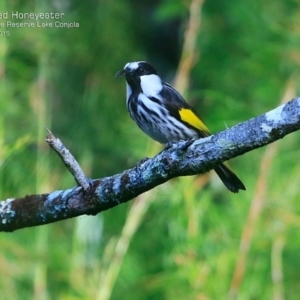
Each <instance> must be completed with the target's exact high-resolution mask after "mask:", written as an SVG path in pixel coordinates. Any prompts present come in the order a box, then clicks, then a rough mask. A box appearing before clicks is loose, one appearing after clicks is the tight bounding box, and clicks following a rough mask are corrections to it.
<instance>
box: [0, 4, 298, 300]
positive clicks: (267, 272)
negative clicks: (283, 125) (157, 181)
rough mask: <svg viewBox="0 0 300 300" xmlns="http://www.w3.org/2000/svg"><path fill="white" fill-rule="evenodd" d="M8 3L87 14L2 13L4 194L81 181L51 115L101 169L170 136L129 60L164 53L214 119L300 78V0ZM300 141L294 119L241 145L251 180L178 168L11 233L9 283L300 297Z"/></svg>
mask: <svg viewBox="0 0 300 300" xmlns="http://www.w3.org/2000/svg"><path fill="white" fill-rule="evenodd" d="M6 11H7V12H8V14H10V13H11V12H12V11H14V12H15V11H19V12H64V13H65V16H64V18H63V19H62V20H60V21H61V22H77V23H79V28H71V29H67V28H56V27H53V28H46V29H43V28H37V27H35V28H0V29H1V30H0V31H1V36H0V77H1V80H0V94H1V100H0V199H6V198H8V197H21V196H24V195H27V194H35V193H45V192H51V191H54V190H57V189H66V188H70V187H73V186H74V185H75V182H74V180H73V178H72V176H71V175H70V174H69V173H68V171H67V170H66V168H65V167H64V166H63V164H62V163H61V161H60V159H59V158H58V157H57V155H56V154H55V153H54V152H53V151H51V150H49V147H48V145H47V144H46V143H45V140H44V139H45V136H46V132H45V128H44V126H47V127H49V128H50V129H51V130H52V131H53V133H54V134H55V135H56V136H57V137H59V138H60V139H61V140H62V141H63V143H64V144H65V145H66V147H68V148H69V149H70V151H71V152H72V153H73V154H74V156H75V157H76V158H77V159H78V161H79V162H80V164H81V166H82V167H83V169H84V171H85V172H86V174H87V175H88V176H90V177H92V178H100V177H104V176H109V175H113V174H116V173H119V172H122V171H123V170H124V169H127V168H130V167H133V166H134V165H135V164H136V163H137V162H138V161H139V160H140V159H142V158H143V157H145V156H153V155H154V154H155V153H157V152H158V151H160V149H161V147H160V146H158V145H157V144H156V143H154V142H153V141H151V140H150V139H149V138H148V137H147V136H145V135H144V134H143V133H142V132H141V131H140V130H139V129H138V128H137V126H136V125H135V124H134V122H133V121H132V120H131V119H130V117H129V115H128V112H127V110H126V106H125V82H124V80H122V79H116V78H115V77H114V75H115V73H116V72H117V71H119V70H120V69H122V68H123V66H124V65H125V63H127V62H128V61H133V60H147V61H149V62H151V63H152V64H153V65H154V66H156V67H157V69H158V71H159V72H160V74H161V75H162V76H163V78H165V79H166V80H167V81H169V82H171V83H174V84H176V87H177V88H178V89H180V91H181V92H182V93H184V95H185V97H186V98H187V100H188V102H189V103H190V104H192V105H193V106H194V107H195V108H196V110H197V111H198V112H199V113H200V114H201V115H202V117H203V119H204V120H205V122H206V123H207V125H208V127H209V128H210V129H211V131H212V132H217V131H220V130H224V129H225V128H226V127H230V126H233V125H235V124H237V123H238V122H242V121H244V120H247V119H249V118H251V117H254V116H256V115H259V114H261V113H264V112H266V111H268V110H270V109H272V108H274V107H276V106H278V105H279V103H281V102H283V101H286V100H290V99H291V98H293V97H294V96H295V95H297V93H298V94H299V87H300V86H299V84H298V81H299V74H300V1H298V0H276V1H270V0H267V1H258V0H254V1H238V0H231V1H219V2H216V1H206V2H204V3H202V1H201V0H193V1H192V2H189V1H179V0H175V1H169V0H163V1H149V0H148V1H121V0H115V1H103V0H102V1H100V0H99V1H95V0H87V1H78V0H65V1H64V0H55V1H54V0H53V1H37V0H36V1H32V0H30V1H21V0H14V1H7V0H2V1H1V3H0V12H6ZM6 21H7V20H4V19H2V20H0V23H1V22H4V23H5V22H6ZM13 21H14V22H15V23H17V22H29V20H16V19H14V20H13ZM44 21H46V20H44ZM30 22H35V21H32V20H31V21H30ZM49 22H51V23H54V21H49ZM6 31H9V33H10V35H9V36H7V35H6V33H5V32H6ZM299 145H300V139H299V134H298V133H294V134H291V135H289V136H287V137H286V138H285V139H284V141H279V142H277V143H274V144H272V145H270V146H268V147H266V148H263V149H258V150H255V151H252V152H251V153H247V154H245V155H243V156H242V157H238V158H236V159H234V160H232V161H231V166H232V168H233V169H234V170H235V172H236V173H237V174H238V175H239V177H240V178H241V179H242V181H243V182H244V184H245V185H246V187H247V191H246V192H240V193H239V194H232V193H230V192H228V191H227V190H226V189H225V187H224V186H223V185H222V183H221V182H220V180H219V179H218V178H217V176H216V175H215V174H214V173H210V174H205V175H203V176H198V177H197V176H195V177H186V178H177V179H174V180H172V181H170V182H168V183H166V184H164V185H162V186H160V187H157V188H156V189H154V190H153V191H151V192H149V193H146V194H143V195H141V196H139V197H138V198H137V199H135V200H133V201H130V202H129V203H127V204H123V205H120V206H118V207H116V208H114V209H112V210H109V211H106V212H103V213H101V214H100V215H98V216H94V217H89V216H82V217H78V218H76V219H71V220H66V221H62V222H58V223H56V224H50V225H46V226H41V227H37V228H27V229H22V230H19V231H16V232H14V233H1V234H0V248H1V250H0V295H1V299H15V300H17V299H22V300H23V299H39V300H40V299H42V300H43V299H67V300H76V299H98V300H106V299H133V300H135V299H136V300H139V299H149V300H150V299H175V300H176V299H197V300H204V299H276V300H281V299H299V294H300V284H299V282H300V236H299V229H300V217H299V213H300V199H299V193H300V187H299V174H300V165H299V164H298V161H299V159H298V158H299V154H300V153H299Z"/></svg>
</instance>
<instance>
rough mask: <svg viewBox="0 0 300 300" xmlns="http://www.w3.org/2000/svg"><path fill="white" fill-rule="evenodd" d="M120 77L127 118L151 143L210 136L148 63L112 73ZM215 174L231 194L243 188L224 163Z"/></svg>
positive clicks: (198, 118) (200, 120)
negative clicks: (124, 85) (123, 82)
mask: <svg viewBox="0 0 300 300" xmlns="http://www.w3.org/2000/svg"><path fill="white" fill-rule="evenodd" d="M120 76H125V78H126V106H127V109H128V111H129V114H130V116H131V118H132V119H133V120H134V121H135V122H136V124H137V125H138V126H139V127H140V129H142V131H144V132H145V133H146V134H147V135H148V136H150V137H151V138H152V139H154V140H155V141H157V142H159V143H161V144H167V143H175V142H178V141H180V140H189V139H194V138H204V137H207V136H209V135H210V132H209V130H208V128H207V127H206V125H205V124H204V122H203V121H202V119H201V117H200V116H199V115H198V114H197V112H196V111H195V110H194V109H193V108H192V107H191V106H190V105H189V104H187V102H186V101H185V100H184V99H183V97H182V96H181V95H180V93H179V92H178V91H176V90H175V89H174V88H173V87H172V86H171V85H170V84H168V83H167V82H165V81H163V80H162V79H161V77H160V75H159V74H158V73H157V71H156V69H155V68H154V67H153V66H152V65H150V64H149V63H147V62H145V61H136V62H130V63H127V64H126V65H125V67H124V69H123V70H121V71H120V72H118V73H117V74H116V77H120ZM215 171H216V173H217V174H218V176H219V177H220V179H221V180H222V181H223V183H224V185H225V186H226V187H227V188H228V190H230V191H231V192H233V193H237V192H238V191H239V190H245V189H246V188H245V186H244V184H243V183H242V181H241V180H240V179H239V178H238V177H237V176H236V175H235V174H234V173H233V172H232V171H231V170H230V169H229V167H228V166H227V165H225V164H224V163H222V164H220V165H218V166H217V167H216V168H215Z"/></svg>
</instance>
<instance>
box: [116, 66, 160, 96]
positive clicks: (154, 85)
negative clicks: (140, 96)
mask: <svg viewBox="0 0 300 300" xmlns="http://www.w3.org/2000/svg"><path fill="white" fill-rule="evenodd" d="M122 76H124V77H125V78H126V81H127V83H128V84H129V86H130V87H131V89H132V90H135V91H141V92H142V93H144V94H146V95H148V96H152V95H154V94H157V93H158V92H160V91H161V89H162V88H163V83H162V80H161V79H160V77H159V74H158V73H157V71H156V69H155V68H154V67H153V66H152V65H150V64H149V63H147V62H146V61H135V62H129V63H127V64H126V65H125V67H124V69H123V70H121V71H119V72H118V73H117V74H116V77H122Z"/></svg>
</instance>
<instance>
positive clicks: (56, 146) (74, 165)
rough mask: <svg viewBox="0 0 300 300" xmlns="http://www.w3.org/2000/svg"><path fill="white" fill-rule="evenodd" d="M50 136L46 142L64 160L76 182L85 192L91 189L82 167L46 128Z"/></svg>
mask: <svg viewBox="0 0 300 300" xmlns="http://www.w3.org/2000/svg"><path fill="white" fill-rule="evenodd" d="M46 130H47V131H48V135H47V137H46V142H47V143H48V144H49V146H50V147H51V148H52V149H53V150H54V151H55V152H56V153H57V154H58V156H59V157H60V158H61V159H62V161H63V163H64V164H65V166H66V167H67V168H68V170H69V171H70V173H71V174H72V175H73V176H74V179H75V181H76V182H77V184H78V185H79V186H81V187H82V188H83V189H84V190H85V191H87V190H88V189H89V188H90V184H89V182H88V180H87V177H86V176H85V174H84V173H83V171H82V169H81V167H80V165H79V164H78V162H77V161H76V159H75V158H74V156H73V155H72V154H71V153H70V151H69V150H68V149H67V148H66V147H65V146H64V145H63V143H62V142H61V140H60V139H59V138H57V137H55V136H54V135H53V133H52V132H51V131H50V130H49V129H48V128H47V127H46Z"/></svg>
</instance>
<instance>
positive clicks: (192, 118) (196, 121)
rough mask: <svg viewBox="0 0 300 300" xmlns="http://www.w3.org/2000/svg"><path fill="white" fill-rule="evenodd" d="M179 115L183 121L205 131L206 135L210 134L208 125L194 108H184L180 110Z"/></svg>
mask: <svg viewBox="0 0 300 300" xmlns="http://www.w3.org/2000/svg"><path fill="white" fill-rule="evenodd" d="M179 115H180V118H181V120H182V121H184V122H186V123H188V124H190V125H191V126H193V127H195V128H196V129H198V130H200V131H202V132H204V133H205V134H206V135H210V132H209V130H208V128H207V127H206V125H205V124H204V123H203V121H202V120H201V119H200V118H199V117H198V116H197V115H196V114H195V113H194V112H193V111H192V110H190V109H188V108H182V109H180V110H179Z"/></svg>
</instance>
